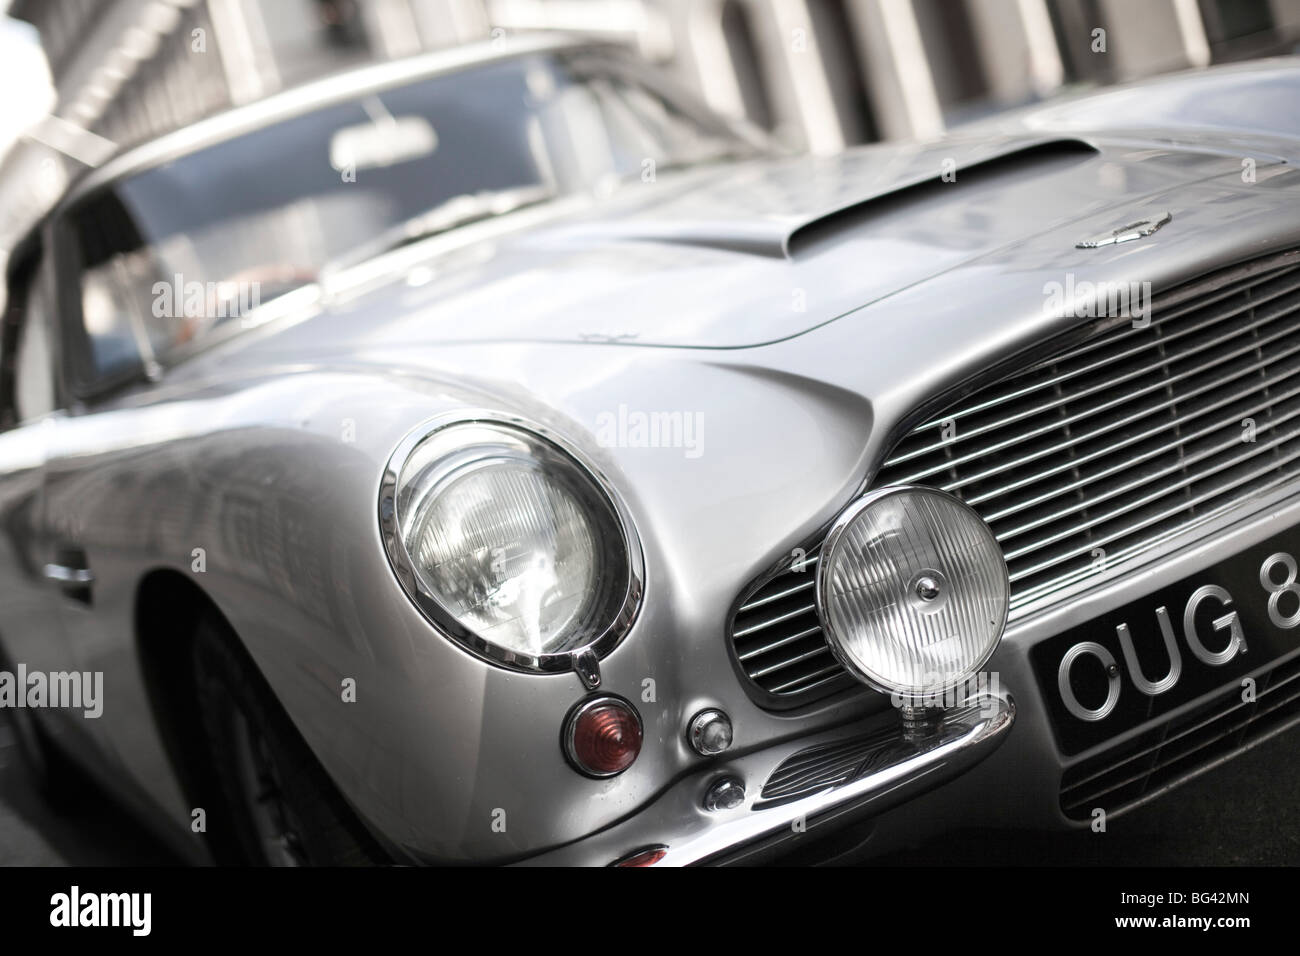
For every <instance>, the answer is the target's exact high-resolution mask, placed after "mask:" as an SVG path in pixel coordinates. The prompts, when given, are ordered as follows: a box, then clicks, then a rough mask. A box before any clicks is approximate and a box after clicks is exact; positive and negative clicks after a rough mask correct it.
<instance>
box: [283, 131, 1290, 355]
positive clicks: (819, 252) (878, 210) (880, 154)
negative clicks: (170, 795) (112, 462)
mask: <svg viewBox="0 0 1300 956" xmlns="http://www.w3.org/2000/svg"><path fill="white" fill-rule="evenodd" d="M1259 161H1260V162H1261V163H1262V164H1264V165H1267V164H1268V163H1270V162H1274V161H1276V159H1275V157H1270V156H1268V155H1267V154H1261V156H1260V160H1259ZM1238 162H1239V160H1238V159H1237V158H1236V157H1235V156H1225V155H1224V154H1223V152H1222V151H1219V150H1215V149H1212V148H1205V147H1179V146H1172V145H1163V146H1162V145H1151V144H1138V145H1135V144H1133V143H1131V142H1110V141H1107V140H1105V139H1101V138H1098V137H1092V136H1085V135H1078V136H1072V137H1070V138H1068V139H1062V138H1060V137H1051V136H1043V135H1041V134H1038V135H1022V136H1011V135H999V136H997V137H992V138H990V137H979V138H967V139H962V138H948V139H945V140H942V141H939V142H935V143H930V144H919V145H918V144H910V145H891V146H872V147H865V148H861V149H856V150H852V151H850V152H848V153H845V154H843V155H840V156H836V157H830V158H813V157H800V158H780V159H768V158H765V159H756V160H751V161H748V162H742V163H737V164H730V165H727V166H721V167H711V168H707V169H697V170H693V171H690V172H681V173H679V172H672V171H663V172H661V173H659V174H658V175H655V176H654V177H653V179H650V181H645V182H637V183H634V184H631V185H627V186H624V187H623V188H621V189H620V190H619V191H618V192H616V193H615V194H614V195H613V196H611V197H609V198H607V199H605V200H603V201H582V200H579V201H573V202H565V203H560V204H557V205H554V206H552V207H548V208H545V209H541V210H527V211H524V212H521V213H517V214H515V215H514V216H511V217H503V218H502V219H501V220H498V221H493V222H490V223H485V224H483V227H482V228H477V227H467V229H465V230H457V231H456V233H455V234H451V235H448V236H443V237H438V238H435V239H434V240H430V241H426V242H424V243H421V244H419V245H417V246H412V247H407V248H405V249H402V250H399V251H398V252H396V253H393V254H390V255H388V256H385V257H382V258H380V259H378V260H372V261H370V262H368V263H365V264H363V265H361V266H358V267H355V268H352V269H350V270H348V271H347V272H344V273H339V274H337V275H335V276H332V277H330V278H329V279H327V280H326V281H325V282H324V283H323V284H322V286H321V287H320V298H319V299H318V300H316V301H314V302H313V303H312V307H311V308H310V309H308V310H306V311H307V312H310V313H311V315H312V320H311V321H310V323H308V324H309V325H310V329H300V330H297V331H296V332H294V331H289V332H287V333H286V334H285V335H284V336H283V337H282V338H280V340H279V342H278V343H277V346H278V347H279V348H281V349H284V350H287V351H292V352H297V354H302V350H304V349H314V348H317V347H322V346H327V345H333V346H334V347H337V348H339V349H346V348H350V347H353V346H355V345H358V344H361V343H359V342H358V341H357V339H358V337H363V338H364V339H365V340H366V344H373V345H380V346H384V345H387V346H403V347H414V346H417V345H421V344H428V345H434V344H441V343H464V342H501V341H516V342H617V343H622V344H627V345H640V346H687V347H697V348H714V349H721V348H739V347H746V346H754V345H761V344H767V343H772V342H776V341H780V340H782V339H786V338H789V337H791V336H795V335H798V334H800V333H802V332H805V331H807V330H809V329H811V328H814V327H816V326H819V325H821V324H823V323H826V322H829V321H831V320H833V319H835V318H837V317H840V316H843V315H845V314H846V313H849V312H852V311H854V310H857V309H860V308H862V307H863V306H866V305H870V304H871V303H873V302H876V301H879V300H880V299H883V298H885V297H887V296H889V295H891V294H894V293H896V292H898V291H900V290H902V289H906V288H908V287H911V286H914V285H916V284H918V283H922V282H924V281H925V280H927V279H930V278H932V277H934V276H936V275H939V274H941V273H944V272H946V271H949V270H951V269H953V268H956V267H958V266H961V265H963V264H966V263H970V262H972V261H975V260H978V259H979V258H981V257H983V256H987V255H989V254H990V253H992V252H994V251H997V250H1005V249H1006V248H1007V247H1009V246H1014V245H1016V244H1021V243H1026V242H1028V241H1031V240H1032V239H1033V237H1035V236H1037V235H1041V234H1044V233H1047V232H1052V231H1054V230H1059V229H1060V228H1061V227H1062V226H1064V225H1066V224H1069V223H1073V222H1078V221H1082V220H1086V219H1089V218H1094V219H1095V218H1098V217H1099V216H1100V221H1103V222H1109V218H1110V215H1109V213H1110V211H1111V210H1113V211H1114V212H1113V216H1118V217H1120V218H1125V217H1128V216H1130V214H1131V210H1132V209H1133V208H1134V207H1135V206H1136V205H1137V204H1138V203H1140V202H1143V201H1147V200H1149V199H1150V198H1151V197H1154V196H1158V195H1160V194H1162V193H1169V192H1171V191H1173V190H1175V189H1176V188H1177V187H1178V186H1180V185H1184V184H1187V183H1191V182H1196V181H1200V180H1204V179H1206V178H1208V177H1211V176H1214V175H1223V174H1224V173H1225V172H1229V171H1235V170H1237V168H1238ZM647 178H649V177H647ZM1122 224H1123V223H1115V225H1122ZM1084 231H1087V230H1086V229H1085V230H1084ZM1080 238H1082V235H1081V236H1080ZM272 311H274V310H272Z"/></svg>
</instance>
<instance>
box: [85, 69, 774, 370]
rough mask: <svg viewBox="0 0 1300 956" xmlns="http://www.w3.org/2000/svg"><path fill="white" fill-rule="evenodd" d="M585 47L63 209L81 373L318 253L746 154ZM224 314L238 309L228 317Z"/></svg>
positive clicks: (314, 118) (255, 291) (308, 272)
mask: <svg viewBox="0 0 1300 956" xmlns="http://www.w3.org/2000/svg"><path fill="white" fill-rule="evenodd" d="M754 150H755V147H754V145H753V144H751V143H750V141H749V140H747V139H744V138H742V137H741V136H739V135H738V134H737V133H735V132H734V131H733V130H732V129H731V128H730V127H728V126H727V125H725V124H724V123H723V122H722V121H720V120H718V119H716V118H715V117H712V116H711V115H710V114H708V113H706V112H700V111H699V110H698V109H697V108H696V107H694V106H690V105H682V104H679V103H678V102H676V101H675V100H674V99H670V98H668V97H667V96H666V95H665V94H663V93H662V92H660V91H658V90H657V88H654V89H652V88H651V87H650V86H647V85H644V84H643V83H642V82H641V81H640V80H639V79H635V78H633V77H632V75H630V74H627V73H625V72H624V68H623V67H621V66H620V65H619V64H618V62H617V61H615V60H611V59H609V58H607V57H604V56H602V55H599V54H595V53H591V52H584V53H580V54H556V55H534V56H528V57H522V58H519V59H515V60H509V61H505V62H499V63H493V64H490V65H485V66H481V67H476V68H473V69H468V70H465V71H462V72H457V73H453V74H448V75H444V76H439V77H434V78H429V79H422V80H418V81H414V82H412V83H410V84H408V85H405V86H400V87H396V88H393V89H387V90H382V91H379V92H372V93H367V94H363V95H358V96H357V97H356V98H355V99H353V100H350V101H345V102H343V103H337V104H333V105H329V106H324V107H322V108H320V109H317V110H314V111H312V112H309V113H306V114H303V115H299V116H295V117H293V118H291V119H287V120H283V121H281V122H278V123H275V124H274V125H271V126H269V127H266V128H263V129H259V130H256V131H254V132H250V133H247V134H243V135H240V136H238V137H235V138H232V139H229V140H225V141H223V142H220V143H217V144H215V145H213V146H209V147H206V148H203V149H200V150H198V151H196V152H193V153H190V154H188V155H185V156H182V157H180V158H178V159H175V160H173V161H171V162H168V163H166V164H164V165H160V166H157V167H154V168H151V169H149V170H147V171H145V172H142V173H139V174H137V175H135V176H133V177H131V178H128V179H125V180H123V181H121V182H119V183H117V184H115V185H113V186H111V187H109V188H107V189H105V190H102V191H100V192H98V193H96V194H94V195H92V196H91V197H90V198H89V199H87V200H85V201H83V202H82V203H80V204H78V206H77V207H76V208H75V209H74V210H73V212H72V213H71V214H70V220H69V222H70V227H71V232H72V234H73V237H74V241H73V246H74V252H75V253H76V254H77V256H78V260H79V262H80V267H81V276H80V288H79V293H80V304H81V308H82V313H83V315H82V318H83V321H84V324H85V330H86V334H87V336H86V337H87V340H88V343H89V353H90V354H89V359H90V361H89V362H88V367H87V368H85V369H83V377H85V378H89V379H93V380H95V381H100V380H104V379H111V378H114V377H116V376H118V375H125V374H127V373H131V372H133V371H138V370H139V369H140V368H142V367H147V366H148V365H149V364H150V363H152V362H154V361H159V362H166V361H167V359H168V358H170V357H172V356H174V355H175V354H176V353H177V352H178V350H180V349H181V348H182V347H184V346H187V345H190V344H191V343H198V342H202V341H203V340H205V339H206V338H207V337H208V335H209V333H210V332H211V331H212V330H213V329H215V328H217V327H218V326H228V325H230V322H231V320H232V319H236V318H238V317H241V316H244V315H246V314H247V313H248V312H250V311H252V310H253V309H256V308H257V307H258V306H259V305H262V304H265V303H266V302H268V301H270V300H272V299H274V298H276V297H277V296H280V295H283V294H285V293H286V292H289V291H291V290H293V289H295V288H298V287H301V286H303V285H305V284H308V283H311V282H313V281H315V280H316V279H317V278H318V276H319V275H320V273H321V270H322V268H323V267H325V266H326V265H327V264H334V265H338V264H339V262H340V260H341V261H342V262H344V263H347V262H348V261H350V258H351V259H355V258H357V257H358V255H360V256H361V257H362V258H364V257H368V256H370V255H373V254H377V253H378V252H382V251H383V250H384V249H386V248H389V247H391V246H395V245H398V244H401V243H402V242H403V241H410V240H411V239H413V238H416V237H418V236H419V235H423V234H427V233H430V232H434V231H439V230H442V229H447V228H454V227H455V226H456V225H459V224H463V223H465V222H469V221H472V220H474V219H476V218H478V219H482V218H487V217H488V216H490V215H495V214H498V213H501V212H507V211H510V210H511V209H513V208H517V207H518V206H521V205H524V204H528V203H532V202H538V201H542V200H545V199H549V198H554V197H558V196H561V195H566V194H572V193H576V192H581V191H589V190H609V189H612V188H618V186H619V185H621V184H622V183H625V182H629V181H637V182H639V177H640V175H641V173H642V170H643V169H644V168H645V164H646V161H647V160H653V162H654V164H655V166H656V168H657V169H665V168H669V167H674V166H685V165H692V164H697V163H702V162H709V161H714V160H719V159H722V158H725V157H732V156H737V155H744V154H750V153H752V152H754ZM235 324H236V325H238V323H235Z"/></svg>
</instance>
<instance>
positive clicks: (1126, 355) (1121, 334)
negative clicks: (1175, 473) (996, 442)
mask: <svg viewBox="0 0 1300 956" xmlns="http://www.w3.org/2000/svg"><path fill="white" fill-rule="evenodd" d="M1247 287H1248V289H1252V290H1253V286H1247ZM1243 291H1244V290H1243ZM1297 291H1300V277H1297V278H1294V280H1292V281H1288V282H1286V284H1284V285H1281V286H1279V287H1278V289H1274V290H1270V291H1269V293H1268V294H1265V295H1262V297H1260V295H1256V297H1255V298H1253V299H1252V300H1251V302H1247V303H1238V304H1235V306H1234V307H1232V310H1231V311H1229V312H1226V313H1223V315H1210V316H1208V317H1205V316H1201V317H1199V319H1197V321H1196V323H1195V324H1191V325H1187V326H1186V328H1179V329H1178V332H1175V333H1174V334H1171V336H1169V337H1167V338H1165V339H1164V341H1165V342H1170V341H1177V339H1178V338H1184V337H1187V336H1191V334H1193V333H1196V332H1201V330H1203V329H1206V328H1209V326H1212V325H1216V324H1218V323H1221V321H1223V320H1225V319H1231V317H1235V316H1238V315H1239V313H1240V312H1243V311H1247V310H1249V308H1257V307H1258V306H1262V304H1265V303H1268V302H1271V300H1273V299H1275V298H1279V297H1282V295H1290V294H1292V293H1297ZM1227 294H1232V293H1231V291H1230V293H1227ZM1271 320H1273V319H1265V320H1262V321H1260V323H1256V325H1264V324H1266V323H1268V321H1271ZM1161 321H1162V323H1165V324H1166V325H1167V324H1169V323H1170V321H1171V319H1170V317H1169V316H1162V319H1161ZM1144 332H1147V329H1135V328H1132V326H1131V325H1128V326H1125V328H1122V329H1113V330H1112V332H1110V333H1109V337H1102V339H1104V341H1101V342H1092V343H1088V345H1084V346H1080V347H1079V349H1075V350H1073V351H1069V352H1062V354H1061V355H1058V356H1056V358H1053V359H1052V364H1053V365H1060V364H1069V363H1070V362H1071V360H1074V359H1076V358H1080V356H1082V355H1083V354H1086V352H1087V351H1095V350H1099V349H1102V347H1109V346H1113V345H1114V341H1113V339H1118V338H1125V339H1127V338H1134V337H1141V333H1144ZM1235 334H1236V333H1235V332H1234V333H1230V336H1235ZM1153 347H1154V343H1152V342H1145V341H1143V342H1140V343H1139V345H1136V346H1134V347H1132V349H1130V350H1127V351H1125V352H1121V354H1118V355H1108V356H1106V358H1104V359H1097V360H1096V362H1093V363H1092V364H1089V365H1083V367H1082V368H1075V369H1071V371H1069V372H1062V373H1060V375H1056V376H1053V377H1049V378H1047V380H1044V381H1040V382H1034V384H1030V385H1026V386H1023V388H1021V389H1018V390H1015V392H1011V393H1008V394H1001V395H997V397H996V398H992V399H985V401H983V402H979V403H976V405H972V406H969V407H963V408H962V410H961V411H957V412H949V414H945V415H944V416H943V418H941V419H936V420H933V421H927V423H926V424H923V425H919V427H918V428H917V429H915V432H914V433H915V434H923V433H926V432H932V431H939V429H940V428H941V425H943V423H944V421H949V420H952V421H956V420H959V419H961V418H966V416H971V415H974V414H978V412H984V411H989V410H992V408H997V407H1000V406H1005V405H1009V403H1011V402H1017V401H1022V399H1027V398H1031V397H1032V395H1034V394H1035V393H1037V392H1041V390H1044V389H1054V388H1056V386H1058V385H1061V384H1065V382H1067V381H1070V380H1073V378H1078V377H1080V376H1084V375H1088V373H1091V372H1096V371H1100V369H1101V368H1105V367H1106V365H1110V364H1113V363H1114V362H1119V360H1126V359H1131V358H1136V356H1139V355H1141V352H1144V351H1148V350H1151V349H1153ZM1101 388H1105V385H1102V386H1101ZM1043 407H1052V406H1043ZM963 437H966V438H970V437H972V436H971V434H970V433H966V434H965V436H963ZM945 446H946V444H944V442H941V444H940V445H931V446H928V447H926V449H918V450H917V451H907V453H902V454H898V455H894V457H893V458H892V459H891V460H892V462H894V463H900V462H906V460H910V459H913V458H917V457H918V455H920V454H923V453H926V451H935V450H939V449H941V447H945Z"/></svg>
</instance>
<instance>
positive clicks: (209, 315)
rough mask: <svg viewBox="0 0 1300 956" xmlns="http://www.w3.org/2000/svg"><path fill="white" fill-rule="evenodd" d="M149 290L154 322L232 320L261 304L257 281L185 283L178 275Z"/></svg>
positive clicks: (259, 284)
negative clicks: (168, 320)
mask: <svg viewBox="0 0 1300 956" xmlns="http://www.w3.org/2000/svg"><path fill="white" fill-rule="evenodd" d="M151 291H152V292H153V316H154V318H155V319H163V318H169V319H198V318H204V319H234V318H240V317H242V316H245V315H248V313H250V312H252V311H253V310H254V309H256V308H257V307H258V306H260V305H261V304H262V284H261V283H260V282H199V281H198V280H194V279H192V280H190V281H188V282H187V281H186V280H185V277H184V276H182V275H181V274H180V273H179V272H178V273H176V274H175V275H174V276H172V281H171V282H161V281H160V282H155V283H154V284H153V287H152V289H151Z"/></svg>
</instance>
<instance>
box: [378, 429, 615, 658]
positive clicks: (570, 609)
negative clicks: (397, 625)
mask: <svg viewBox="0 0 1300 956" xmlns="http://www.w3.org/2000/svg"><path fill="white" fill-rule="evenodd" d="M380 522H381V524H382V525H383V530H384V537H385V545H386V547H387V549H388V553H389V557H390V558H391V560H392V563H393V567H394V569H395V570H396V571H397V576H398V578H399V579H400V580H401V582H402V585H403V587H404V588H405V589H406V590H407V593H408V594H410V596H411V597H412V598H413V599H414V600H415V602H416V604H417V605H418V606H419V607H420V608H421V609H422V610H423V611H424V612H425V613H426V614H427V615H428V616H429V617H430V618H431V619H432V620H433V622H434V623H435V624H437V625H438V626H439V627H440V628H441V629H442V630H444V631H445V632H446V633H447V634H448V635H450V636H451V637H453V638H455V639H456V640H458V641H459V642H461V643H462V644H464V645H465V646H466V647H468V648H470V649H471V650H473V651H474V652H476V653H478V654H480V655H481V656H484V657H487V658H489V659H490V660H493V661H496V662H498V663H502V664H506V665H510V666H514V667H519V668H523V669H528V670H543V671H553V670H568V669H570V668H571V667H572V666H574V665H573V655H574V654H576V653H578V652H582V651H586V650H588V649H590V650H591V651H593V652H594V653H596V654H597V655H600V654H604V653H607V652H608V651H609V650H610V649H612V648H613V646H614V645H615V644H617V643H618V641H619V639H620V638H621V637H622V636H623V634H624V633H626V631H627V629H628V628H629V627H630V626H631V621H632V617H633V616H634V615H635V612H636V607H637V605H638V603H639V601H640V595H641V549H640V545H639V544H638V543H637V541H636V539H635V537H634V534H633V532H632V527H631V523H630V522H629V521H628V520H627V517H626V515H625V513H624V511H623V509H622V507H621V506H620V504H619V503H618V502H617V500H616V499H615V497H614V495H613V493H612V491H611V490H610V489H609V488H608V486H607V485H606V483H605V482H604V481H603V480H602V479H601V478H600V476H599V475H598V474H597V473H596V472H595V471H594V470H592V469H590V468H588V467H586V466H584V465H582V464H580V463H579V461H578V459H577V457H576V456H575V454H574V453H573V452H572V451H571V450H569V449H568V448H567V447H564V446H562V445H561V444H560V443H559V441H558V440H557V439H554V438H549V437H543V436H542V434H540V431H539V430H533V429H531V428H526V427H524V426H522V425H521V424H518V423H515V422H505V421H489V420H474V421H465V420H458V421H453V422H450V423H446V424H442V425H435V426H433V427H431V428H428V429H421V430H420V431H419V432H417V433H416V434H415V435H413V436H412V437H410V438H408V439H407V441H406V442H404V443H403V445H402V447H400V448H398V450H397V452H396V453H395V454H394V455H393V460H392V462H391V463H390V464H389V468H388V472H387V473H386V474H385V477H384V483H383V487H382V489H381V492H380Z"/></svg>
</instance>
